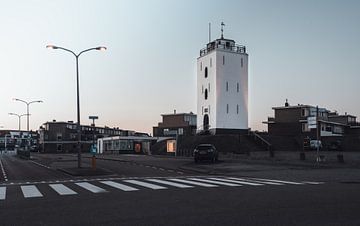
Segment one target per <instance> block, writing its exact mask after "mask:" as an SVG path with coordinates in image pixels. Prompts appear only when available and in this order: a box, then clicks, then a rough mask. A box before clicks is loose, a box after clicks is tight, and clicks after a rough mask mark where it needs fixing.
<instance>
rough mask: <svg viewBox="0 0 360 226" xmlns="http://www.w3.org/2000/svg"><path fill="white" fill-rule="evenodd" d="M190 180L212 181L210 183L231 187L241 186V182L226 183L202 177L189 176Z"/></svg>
mask: <svg viewBox="0 0 360 226" xmlns="http://www.w3.org/2000/svg"><path fill="white" fill-rule="evenodd" d="M189 179H190V180H195V181H200V182H205V183H210V184H218V185H224V186H230V187H238V186H241V185H240V184H234V183H226V182H221V181H214V180H207V179H200V178H189Z"/></svg>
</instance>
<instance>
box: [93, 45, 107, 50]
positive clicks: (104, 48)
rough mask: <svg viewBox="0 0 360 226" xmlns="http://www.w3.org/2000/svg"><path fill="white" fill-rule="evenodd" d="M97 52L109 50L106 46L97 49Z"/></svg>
mask: <svg viewBox="0 0 360 226" xmlns="http://www.w3.org/2000/svg"><path fill="white" fill-rule="evenodd" d="M95 49H96V50H100V51H105V50H107V48H106V47H105V46H99V47H96V48H95Z"/></svg>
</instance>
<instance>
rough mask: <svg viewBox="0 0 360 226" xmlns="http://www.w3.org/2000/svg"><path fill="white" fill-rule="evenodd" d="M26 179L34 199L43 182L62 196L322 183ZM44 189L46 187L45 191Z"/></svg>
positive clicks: (2, 190) (1, 193) (2, 195)
mask: <svg viewBox="0 0 360 226" xmlns="http://www.w3.org/2000/svg"><path fill="white" fill-rule="evenodd" d="M28 183H29V182H24V183H23V185H21V184H19V186H20V188H21V191H22V193H23V196H24V198H34V197H44V196H45V195H46V194H45V193H44V194H45V195H43V194H42V193H41V192H40V190H39V189H38V186H40V188H41V186H45V185H43V184H48V186H49V187H50V188H52V189H53V190H54V191H55V192H56V193H57V194H59V195H61V196H64V195H79V194H80V191H83V192H86V191H90V192H92V193H103V192H108V190H107V189H106V187H103V186H110V187H112V188H116V189H119V190H121V191H126V192H127V191H139V190H146V188H149V189H153V190H161V189H170V188H174V187H175V188H181V189H185V188H194V187H206V188H212V187H219V186H231V187H241V186H261V185H283V186H286V185H320V184H324V182H315V181H313V182H312V181H301V182H294V181H286V180H271V179H262V178H247V177H244V178H241V177H231V176H228V177H226V176H207V177H196V176H192V177H191V176H190V177H175V178H172V177H163V178H148V177H145V178H129V179H123V178H107V180H106V179H95V180H94V179H91V180H85V179H84V180H81V181H79V182H77V181H76V180H75V181H74V180H68V181H56V182H54V181H53V182H51V181H49V182H48V183H47V182H45V181H42V182H41V183H40V182H39V183H33V184H29V185H27V184H28ZM62 183H71V184H75V185H77V186H79V187H81V188H83V189H84V190H79V191H74V190H72V189H71V188H69V187H68V185H64V184H62ZM93 183H100V184H101V185H103V186H100V185H99V186H100V187H99V186H96V185H94V184H93ZM10 186H11V187H13V186H16V185H14V184H11V185H10ZM7 189H9V187H6V185H5V186H4V185H1V187H0V201H2V200H5V199H6V198H8V197H7V196H9V194H11V193H9V190H7ZM45 191H46V190H45Z"/></svg>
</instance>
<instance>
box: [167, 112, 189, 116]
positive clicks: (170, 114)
mask: <svg viewBox="0 0 360 226" xmlns="http://www.w3.org/2000/svg"><path fill="white" fill-rule="evenodd" d="M171 115H191V116H196V114H194V113H192V112H190V113H172V114H161V116H171Z"/></svg>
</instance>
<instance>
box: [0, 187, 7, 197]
mask: <svg viewBox="0 0 360 226" xmlns="http://www.w3.org/2000/svg"><path fill="white" fill-rule="evenodd" d="M5 197H6V187H0V200H5Z"/></svg>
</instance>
